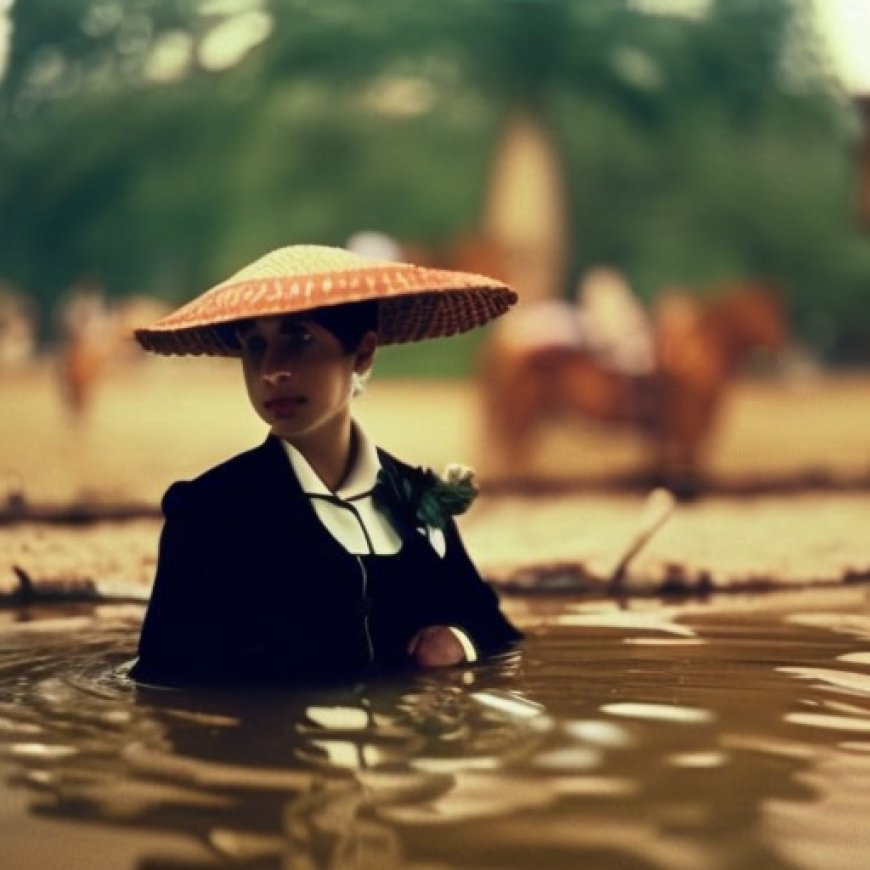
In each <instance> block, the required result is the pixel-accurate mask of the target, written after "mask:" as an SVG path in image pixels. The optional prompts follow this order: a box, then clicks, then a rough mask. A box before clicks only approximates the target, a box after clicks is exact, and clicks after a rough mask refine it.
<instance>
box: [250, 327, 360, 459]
mask: <svg viewBox="0 0 870 870" xmlns="http://www.w3.org/2000/svg"><path fill="white" fill-rule="evenodd" d="M238 338H239V343H240V345H241V349H242V369H243V371H244V375H245V386H246V387H247V390H248V397H249V398H250V400H251V404H252V405H253V407H254V410H255V411H256V412H257V414H259V416H260V417H261V418H262V419H263V420H264V421H265V422H266V423H267V424H268V425H269V427H270V428H271V430H272V432H274V433H275V434H276V435H277V436H279V437H280V438H283V439H285V440H286V441H289V442H290V443H301V442H302V441H307V440H309V439H310V438H312V437H319V436H324V437H328V436H329V435H330V434H336V433H338V432H340V431H341V429H342V427H343V426H345V425H346V424H347V423H348V422H349V420H350V410H349V407H348V406H349V403H350V397H351V392H352V389H353V373H354V372H355V371H356V372H360V373H362V372H365V371H367V370H368V369H369V367H370V366H371V364H372V359H373V358H374V352H375V348H376V347H377V336H376V334H375V333H374V332H368V333H366V334H365V336H363V339H362V341H361V342H360V345H359V347H358V348H357V349H356V350H355V351H350V352H348V351H346V350H345V349H344V348H343V347H342V346H341V343H340V342H339V340H338V339H337V338H336V337H335V335H333V334H332V333H331V332H330V331H329V330H327V329H325V328H324V327H322V326H320V325H319V324H317V323H315V322H314V321H312V320H308V319H306V318H305V317H304V316H301V315H300V316H287V317H260V318H257V319H255V320H252V321H249V322H247V323H245V324H244V325H242V326H240V327H239V330H238Z"/></svg>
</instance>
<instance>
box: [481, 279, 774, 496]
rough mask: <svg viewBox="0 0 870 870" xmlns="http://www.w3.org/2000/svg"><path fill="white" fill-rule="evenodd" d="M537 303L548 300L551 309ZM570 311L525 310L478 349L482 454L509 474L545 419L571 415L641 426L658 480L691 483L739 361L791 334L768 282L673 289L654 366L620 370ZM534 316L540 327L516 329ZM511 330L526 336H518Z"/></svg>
mask: <svg viewBox="0 0 870 870" xmlns="http://www.w3.org/2000/svg"><path fill="white" fill-rule="evenodd" d="M541 306H549V307H550V309H551V310H550V312H549V314H548V315H546V316H543V315H544V312H543V311H542V310H541ZM572 307H573V306H571V305H570V304H569V303H563V302H555V301H554V302H545V303H537V304H535V305H530V306H528V307H527V308H525V309H524V308H523V307H522V306H520V308H519V309H518V310H517V311H516V312H515V313H513V314H510V315H509V316H508V317H507V318H505V320H504V321H502V322H501V323H499V324H497V325H496V326H495V328H494V329H493V330H492V331H491V333H490V335H489V337H488V340H487V341H486V343H485V344H484V346H483V348H482V352H481V357H480V361H479V362H480V365H479V370H478V376H479V388H480V393H481V399H482V403H483V414H484V425H485V428H484V435H485V437H486V439H487V450H489V451H491V452H492V453H494V454H495V455H498V456H500V457H501V459H502V461H503V462H505V463H506V464H507V466H508V467H509V468H512V469H514V470H516V469H517V468H520V467H522V465H523V461H524V459H525V458H526V457H527V455H528V453H529V451H530V449H531V445H532V441H533V436H534V434H535V431H536V429H537V428H538V424H539V423H540V422H541V421H542V420H544V419H545V418H547V417H551V416H554V415H564V414H565V413H566V412H573V413H577V414H580V415H583V416H585V417H587V418H590V419H593V420H597V421H600V422H603V423H607V424H613V425H620V426H628V427H632V428H633V429H635V430H637V431H639V432H641V433H643V434H644V435H645V436H647V438H648V439H649V440H650V442H651V443H652V445H653V448H654V467H653V469H652V472H653V475H654V477H655V479H657V480H659V481H663V482H665V483H670V484H671V485H673V486H675V487H679V486H685V485H690V484H694V483H695V482H696V481H697V480H698V475H699V471H700V463H701V459H702V454H703V449H704V447H705V446H706V444H707V442H708V441H709V438H710V435H711V434H712V431H713V429H714V427H715V424H716V419H717V412H718V410H719V408H720V406H721V402H722V398H723V396H724V394H725V391H726V390H727V387H728V384H729V382H730V381H731V379H732V378H733V376H734V375H735V373H736V371H737V369H738V368H739V366H740V365H741V364H742V363H743V362H745V360H746V359H747V357H748V355H749V354H750V352H751V351H753V350H754V349H756V348H766V349H768V350H770V351H773V352H776V351H779V350H781V349H782V348H783V346H784V344H785V340H786V321H785V313H784V309H783V305H782V302H781V299H780V296H779V294H778V293H776V292H775V291H773V290H772V289H771V288H768V287H766V286H761V285H737V286H731V287H727V288H723V289H722V290H720V291H719V292H718V293H716V295H715V296H711V297H709V298H698V297H696V296H694V295H692V294H689V293H686V292H681V291H670V292H666V293H664V294H662V295H661V296H660V297H659V299H658V301H657V303H656V305H655V306H654V308H653V311H652V313H651V317H650V337H651V340H652V344H651V350H652V353H651V356H650V357H649V363H650V364H649V365H648V366H644V365H636V366H633V367H632V366H625V365H623V366H619V365H614V364H613V358H612V357H611V358H608V357H607V356H606V355H604V354H602V352H601V350H600V348H598V347H596V344H595V342H594V341H590V340H589V338H588V336H587V335H584V330H583V320H582V318H581V319H580V320H579V322H578V318H577V312H576V310H573V311H572V310H571V309H572ZM536 309H538V310H537V311H536ZM557 315H558V316H557ZM536 317H537V318H538V319H539V323H538V325H537V327H536V328H534V329H531V328H530V329H528V330H525V331H524V330H522V329H521V328H519V327H520V325H521V324H520V321H522V320H526V319H531V318H536ZM512 318H513V319H514V321H515V322H514V324H511V323H510V321H511V319H512ZM547 320H549V323H545V322H544V321H547ZM512 333H513V335H514V338H512V337H511V334H512ZM518 333H520V334H523V333H524V338H522V339H521V340H517V339H516V335H517V334H518ZM635 357H637V355H636V354H635Z"/></svg>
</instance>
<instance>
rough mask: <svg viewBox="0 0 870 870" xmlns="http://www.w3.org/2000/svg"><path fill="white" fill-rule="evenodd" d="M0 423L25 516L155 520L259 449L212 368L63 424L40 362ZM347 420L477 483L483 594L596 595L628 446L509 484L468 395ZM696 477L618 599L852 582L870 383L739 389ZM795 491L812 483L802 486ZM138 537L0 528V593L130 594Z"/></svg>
mask: <svg viewBox="0 0 870 870" xmlns="http://www.w3.org/2000/svg"><path fill="white" fill-rule="evenodd" d="M0 409H2V419H3V423H2V425H0V500H4V501H7V502H10V503H11V502H14V501H15V500H16V499H20V498H21V497H23V498H24V499H25V501H26V504H27V505H30V506H32V507H39V508H60V507H63V506H68V505H70V504H74V503H79V504H88V505H91V506H93V505H103V506H106V507H111V506H118V505H122V504H127V505H131V504H132V505H135V506H140V507H143V508H146V509H151V510H155V509H156V505H157V504H158V502H159V498H160V496H161V494H162V493H163V491H164V490H165V489H166V487H167V486H168V485H169V483H171V482H172V481H173V480H176V479H179V478H184V477H189V476H192V475H195V474H197V473H198V472H200V471H201V470H203V469H205V468H206V467H208V466H209V465H211V464H213V463H215V462H217V461H219V460H221V459H223V458H225V457H227V456H229V455H232V454H233V453H235V452H237V451H239V450H242V449H245V448H247V447H249V446H252V445H254V444H256V443H259V441H260V440H261V439H262V437H263V435H264V429H263V426H262V424H261V423H260V422H259V421H258V420H257V419H256V418H255V417H254V415H253V413H252V412H251V411H250V410H249V408H248V405H247V401H246V399H245V396H244V392H243V388H242V384H241V378H240V375H239V373H238V371H237V370H236V364H235V363H233V362H231V361H222V360H195V359H194V360H188V359H185V360H178V359H169V360H163V359H157V360H147V361H143V362H142V363H141V364H130V365H127V366H125V367H119V368H118V369H117V370H116V371H115V372H114V373H113V374H112V375H111V376H109V377H107V378H106V380H105V381H104V382H102V383H101V384H100V385H99V386H98V389H97V390H96V391H95V395H94V401H93V405H92V407H91V408H90V410H89V412H88V413H87V414H86V415H85V416H84V417H83V418H82V419H78V420H76V419H73V418H72V417H71V416H70V414H69V413H68V411H67V409H66V408H65V407H64V406H63V404H62V402H61V401H60V397H59V393H58V391H57V388H56V385H55V381H54V377H53V370H52V368H51V365H50V364H48V363H42V364H40V365H37V366H33V367H30V368H27V369H23V370H14V371H3V372H0ZM357 415H358V416H359V417H360V419H361V420H362V421H363V423H364V425H365V426H366V427H367V429H368V430H369V431H370V432H371V434H372V435H373V436H374V438H375V440H377V441H378V443H380V444H382V445H383V446H384V447H386V448H387V449H390V450H393V451H395V452H396V453H397V454H398V455H400V456H402V457H403V458H406V459H409V460H411V461H414V462H418V463H420V464H425V465H431V466H433V467H435V468H437V469H440V468H441V467H443V465H445V464H446V463H448V462H452V461H463V462H467V463H469V464H472V465H475V466H476V467H477V468H478V469H479V471H480V474H481V476H482V479H483V483H484V492H483V495H482V496H481V498H480V499H479V500H478V502H477V503H476V505H475V506H474V508H473V509H472V511H471V512H470V513H469V514H468V515H467V516H466V517H464V518H463V519H462V527H463V532H464V535H465V538H466V542H467V545H468V548H469V550H470V551H471V553H472V555H473V556H474V558H475V559H476V560H477V562H478V564H479V565H481V567H482V568H483V569H484V570H485V572H486V573H487V574H488V575H489V576H490V577H492V578H494V579H497V580H500V581H502V582H505V583H508V584H514V585H516V584H518V583H520V584H522V583H524V582H531V581H534V582H540V581H541V580H542V579H543V580H544V581H546V582H548V583H550V584H551V585H553V586H560V585H566V584H567V585H571V586H573V587H575V588H576V587H577V585H578V584H579V585H581V586H583V585H591V586H592V587H594V588H599V589H600V588H601V586H602V583H603V581H604V580H605V579H606V578H607V576H608V575H609V573H610V572H611V571H612V569H613V567H614V565H615V564H616V562H617V561H618V559H619V555H620V553H621V552H622V551H623V550H624V549H625V547H626V546H627V544H628V543H629V542H630V540H631V538H632V535H633V533H634V530H635V529H636V527H637V524H638V520H639V518H640V517H641V515H642V511H643V502H644V497H645V494H644V493H643V492H641V491H639V490H634V491H619V490H618V489H616V488H614V487H613V486H612V482H613V481H614V480H616V479H620V478H621V477H623V476H625V475H631V474H633V473H635V472H637V471H638V470H640V469H642V468H643V467H644V463H645V458H646V456H647V446H646V445H645V444H644V443H643V442H642V441H641V440H639V439H638V438H637V437H636V436H635V435H633V434H631V433H627V432H618V431H612V430H602V429H599V428H596V427H594V426H590V425H589V424H584V423H582V422H581V421H577V420H567V421H561V422H558V423H552V424H548V425H546V426H543V427H542V430H541V433H540V438H539V443H538V445H537V449H536V451H535V453H534V455H533V456H532V457H530V459H529V461H528V463H527V464H526V466H525V467H523V468H522V469H511V470H510V473H507V472H506V471H505V469H503V468H498V467H497V466H496V465H495V464H494V463H493V460H492V457H491V456H490V455H489V454H488V451H487V449H486V445H482V444H481V443H480V439H479V436H478V433H479V419H478V414H477V403H476V396H475V392H474V389H473V386H472V385H470V384H463V383H454V382H451V383H440V382H428V381H427V382H401V381H398V382H397V381H392V382H389V381H384V382H378V381H377V380H375V381H374V382H373V383H372V385H371V387H370V390H369V393H368V394H367V395H366V396H365V397H363V398H362V399H361V400H359V402H358V405H357ZM707 471H708V473H709V475H710V480H711V481H712V484H713V488H712V490H711V494H710V495H707V496H705V497H703V498H700V499H697V500H695V501H692V502H688V503H684V504H681V505H679V506H678V508H677V509H676V511H675V513H674V514H673V516H672V517H671V519H670V520H669V522H668V523H667V524H666V525H665V526H664V527H663V529H662V530H661V531H660V532H659V533H658V534H657V535H656V536H655V537H654V538H653V540H652V541H651V543H650V544H649V545H648V546H647V548H646V549H644V550H643V552H642V553H641V554H640V555H639V556H638V558H637V559H636V560H635V561H634V562H633V563H632V565H631V571H630V576H629V578H628V579H629V584H630V586H631V588H632V589H638V590H644V589H646V590H648V589H658V588H659V587H660V585H661V584H662V583H663V582H665V581H668V582H670V584H671V585H674V584H677V585H681V584H683V585H689V586H696V585H700V586H702V587H706V586H713V587H725V586H730V587H734V586H735V585H741V584H742V585H744V586H747V585H748V586H750V587H752V588H767V587H769V586H776V585H788V584H807V583H840V582H843V581H856V580H864V579H868V578H870V543H868V539H867V531H866V530H867V529H868V528H870V375H857V374H852V375H841V376H837V377H833V376H829V377H825V378H821V379H814V380H805V381H801V382H790V383H788V384H783V383H778V382H773V381H763V382H758V381H756V382H752V381H743V382H740V383H739V384H737V385H736V386H735V389H734V390H733V393H732V395H731V396H730V398H729V400H728V402H727V404H726V407H725V409H724V414H723V417H722V422H721V425H720V428H719V430H718V431H717V433H716V437H715V438H714V440H713V442H712V444H711V446H710V454H709V458H708V463H707ZM517 473H519V474H520V475H521V476H522V477H523V478H524V479H532V480H537V481H539V482H545V483H547V484H549V485H550V486H549V487H543V488H542V489H541V490H539V491H536V492H534V493H531V494H529V493H528V492H526V493H525V494H524V493H523V491H521V490H520V489H518V488H517V487H516V486H514V485H512V481H514V479H515V476H516V474H517ZM566 481H567V482H568V483H570V485H564V484H565V482H566ZM813 481H815V482H816V483H817V484H819V485H817V486H809V487H808V486H807V485H806V484H807V483H808V482H813ZM487 484H489V486H487ZM557 484H562V486H558V485H557ZM158 533H159V520H158V519H157V518H156V517H155V518H143V519H137V520H134V521H127V522H114V523H102V524H92V525H87V526H59V525H54V524H44V523H40V524H23V523H15V524H7V525H5V526H0V591H3V590H6V591H8V590H10V589H12V588H14V587H15V586H16V584H17V582H18V581H17V576H18V573H20V572H22V571H23V572H25V573H26V574H27V575H28V576H30V577H31V578H32V579H34V580H36V581H37V582H43V583H47V582H50V581H57V582H68V581H71V580H79V581H82V582H88V581H98V582H99V583H101V584H107V583H113V584H121V585H132V586H135V587H137V588H138V589H139V590H142V591H143V592H144V593H147V588H148V584H149V583H150V580H151V576H152V572H153V565H154V554H155V548H156V540H157V535H158ZM529 566H536V567H535V570H534V571H529V570H528V569H529ZM16 569H17V570H16Z"/></svg>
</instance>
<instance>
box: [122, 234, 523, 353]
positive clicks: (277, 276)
mask: <svg viewBox="0 0 870 870" xmlns="http://www.w3.org/2000/svg"><path fill="white" fill-rule="evenodd" d="M372 300H375V301H377V302H378V303H379V317H378V321H379V323H378V337H379V340H380V343H381V344H399V343H402V342H408V341H420V340H422V339H426V338H439V337H444V336H449V335H456V334H457V333H460V332H467V331H468V330H470V329H474V328H475V327H478V326H482V325H483V324H484V323H486V322H487V321H488V320H491V319H492V318H494V317H498V316H499V315H500V314H503V313H504V312H505V311H507V309H508V308H509V307H510V306H511V305H513V304H514V302H516V300H517V295H516V293H514V291H513V290H511V288H510V287H508V286H507V285H506V284H502V283H501V282H500V281H496V280H495V279H494V278H487V277H485V276H483V275H474V274H471V273H468V272H457V271H453V270H449V269H429V268H426V267H423V266H414V265H411V264H409V263H397V262H391V261H388V260H376V259H372V258H371V257H363V256H361V255H359V254H355V253H352V252H350V251H347V250H345V249H343V248H330V247H324V246H322V245H293V246H290V247H287V248H279V249H278V250H276V251H272V252H271V253H268V254H266V255H265V256H263V257H261V258H260V259H259V260H257V261H256V262H254V263H252V264H251V265H250V266H246V267H245V268H244V269H241V270H240V271H239V272H236V274H235V275H233V276H232V277H231V278H228V279H227V280H226V281H223V282H221V283H220V284H218V285H217V286H215V287H212V288H211V290H207V291H206V292H205V293H203V294H202V295H201V296H197V297H196V298H195V299H193V300H191V301H190V302H188V303H187V304H186V305H183V306H182V307H181V308H179V309H178V310H177V311H174V312H172V313H171V314H168V315H166V316H165V317H162V318H160V320H158V321H157V322H156V323H152V324H151V325H150V326H148V327H145V328H142V329H137V330H135V333H134V334H135V336H136V339H137V340H138V342H139V344H141V345H142V347H144V348H145V349H146V350H151V351H154V352H156V353H161V354H167V355H171V354H197V355H198V354H211V355H214V356H238V354H239V349H238V346H237V345H235V344H234V343H233V342H232V341H230V340H228V338H227V330H226V328H223V329H222V328H221V327H222V326H224V327H225V324H229V323H233V322H235V321H239V320H246V319H248V318H252V317H269V316H272V315H281V314H298V313H302V312H305V311H311V310H312V309H314V308H325V307H328V306H333V305H344V304H347V303H352V302H368V301H372Z"/></svg>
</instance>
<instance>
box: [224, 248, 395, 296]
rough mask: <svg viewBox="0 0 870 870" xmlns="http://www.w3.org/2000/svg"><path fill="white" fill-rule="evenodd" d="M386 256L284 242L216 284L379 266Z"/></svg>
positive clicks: (295, 276) (383, 262)
mask: <svg viewBox="0 0 870 870" xmlns="http://www.w3.org/2000/svg"><path fill="white" fill-rule="evenodd" d="M389 262H390V261H389V260H376V259H374V258H373V257H363V256H361V255H360V254H355V253H353V252H352V251H348V250H345V249H344V248H333V247H329V246H328V245H288V246H287V247H284V248H277V249H276V250H274V251H270V252H269V253H268V254H264V255H263V256H262V257H260V259H259V260H255V261H254V262H253V263H250V264H249V265H247V266H245V267H244V268H242V269H240V270H239V271H238V272H236V273H235V274H234V275H232V276H231V277H229V278H227V279H226V280H225V281H221V283H220V284H218V286H219V287H225V286H227V285H229V284H238V283H240V282H242V281H249V280H251V279H254V278H255V279H258V280H262V279H269V278H304V277H306V276H309V275H319V274H322V273H324V272H330V273H334V272H350V271H354V270H357V269H366V268H373V267H381V266H383V265H385V264H387V263H389Z"/></svg>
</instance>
